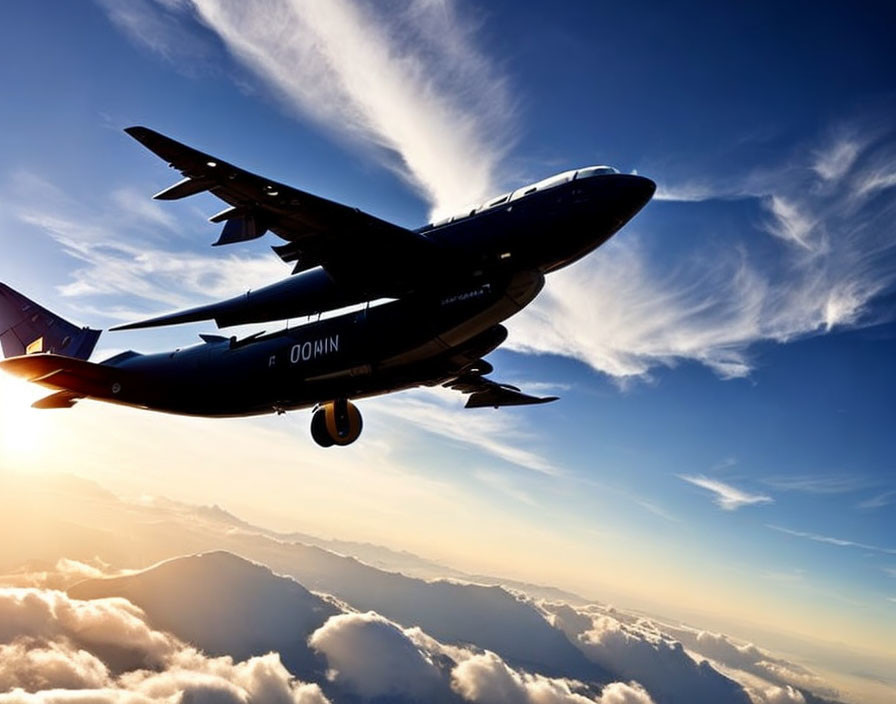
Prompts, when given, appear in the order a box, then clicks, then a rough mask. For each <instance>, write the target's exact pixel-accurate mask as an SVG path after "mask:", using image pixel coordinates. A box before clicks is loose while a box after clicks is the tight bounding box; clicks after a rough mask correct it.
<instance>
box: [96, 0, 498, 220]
mask: <svg viewBox="0 0 896 704" xmlns="http://www.w3.org/2000/svg"><path fill="white" fill-rule="evenodd" d="M104 5H105V6H106V7H107V11H108V13H109V15H110V17H111V18H112V20H113V21H114V22H115V23H116V24H117V25H118V26H119V27H121V28H122V29H124V30H125V31H126V32H127V33H128V34H129V35H130V36H132V37H134V38H135V40H137V41H138V42H140V43H142V44H146V45H149V46H150V47H151V48H152V49H153V50H154V51H156V52H157V53H159V54H161V55H163V56H166V57H169V58H170V55H171V54H172V52H174V51H176V48H177V47H178V46H180V45H181V44H182V43H183V42H182V41H175V38H176V37H177V36H178V35H179V34H180V33H181V32H183V26H184V25H188V24H189V23H190V22H191V21H193V19H194V18H198V20H199V22H201V24H202V25H204V26H205V27H206V28H207V30H209V31H210V32H211V35H212V36H214V37H215V39H216V40H218V41H220V42H223V44H224V46H226V48H227V50H228V51H229V52H230V54H231V55H232V56H233V57H234V58H235V59H236V61H237V62H238V63H239V64H240V65H241V66H242V67H245V68H247V69H248V70H249V71H251V72H252V73H253V74H254V75H255V76H256V77H257V78H258V79H260V81H261V83H262V84H263V85H264V86H266V88H267V89H268V90H269V91H270V92H271V93H272V94H273V95H274V96H275V97H276V98H278V99H279V100H280V101H281V102H283V103H284V104H285V105H287V106H288V107H289V108H290V109H291V110H293V111H294V112H296V113H298V114H299V115H301V116H302V117H304V118H309V119H311V120H313V121H314V122H316V123H317V124H318V125H320V126H321V127H322V128H323V129H325V130H326V131H329V132H331V133H332V134H334V135H335V136H337V137H338V138H341V139H350V140H352V141H353V142H354V143H356V144H360V145H366V146H370V145H375V146H376V147H377V148H378V149H379V153H380V155H381V156H382V157H384V159H385V162H386V163H387V164H388V165H389V166H390V167H391V168H393V169H394V170H395V171H396V173H398V174H399V175H400V176H402V177H403V178H404V179H405V180H406V181H407V182H408V183H410V184H411V185H412V186H413V187H414V188H416V189H417V190H418V191H419V192H420V193H421V194H422V195H423V196H424V197H425V198H426V199H427V200H428V201H429V203H431V205H432V207H433V211H434V213H436V214H437V213H440V212H447V211H449V210H451V209H453V208H457V207H459V206H462V205H465V204H466V203H469V202H478V201H481V200H482V199H484V198H485V197H487V196H489V195H491V194H492V193H493V192H494V191H495V189H496V186H495V183H496V181H497V180H499V179H498V170H499V165H500V162H501V159H502V157H503V156H504V155H505V154H506V152H507V150H508V149H509V147H510V145H511V144H512V143H513V140H514V134H515V130H514V113H515V109H514V100H513V99H512V97H511V93H510V90H509V86H508V82H507V79H506V77H505V76H504V75H503V74H502V72H501V71H500V70H499V68H498V67H497V65H496V64H495V62H493V61H492V60H491V58H490V57H488V56H487V55H486V54H485V53H484V52H483V51H482V50H481V49H480V48H479V40H478V37H477V35H476V29H477V27H476V23H475V19H473V18H471V15H470V8H465V10H464V12H463V13H461V12H460V11H459V10H458V9H456V8H455V4H454V3H453V2H451V1H446V2H424V1H421V0H402V1H400V2H398V3H390V4H389V5H388V6H382V5H379V4H376V3H360V2H353V1H351V0H332V1H330V2H326V3H319V2H314V1H313V0H263V1H262V2H255V3H251V4H247V3H244V2H240V1H238V0H192V1H184V2H170V0H166V1H164V2H163V1H162V0H156V2H152V1H149V0H142V1H141V2H138V3H136V5H137V6H138V7H137V9H135V8H126V9H122V8H121V7H120V6H119V5H120V4H119V3H104ZM172 16H179V17H180V18H181V20H182V21H181V22H178V23H172V21H171V18H172ZM193 24H194V25H195V24H196V23H195V22H193ZM197 34H199V32H198V31H197ZM197 41H200V40H199V39H197ZM202 41H207V39H206V40H202Z"/></svg>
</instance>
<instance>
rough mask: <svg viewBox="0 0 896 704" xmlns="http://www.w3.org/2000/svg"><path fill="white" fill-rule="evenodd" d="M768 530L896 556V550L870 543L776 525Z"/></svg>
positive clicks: (769, 525) (770, 525)
mask: <svg viewBox="0 0 896 704" xmlns="http://www.w3.org/2000/svg"><path fill="white" fill-rule="evenodd" d="M766 527H768V528H771V529H772V530H776V531H778V532H779V533H786V534H787V535H792V536H794V537H796V538H805V539H806V540H813V541H815V542H817V543H825V544H827V545H834V546H836V547H839V548H859V549H861V550H870V551H872V552H880V553H884V554H886V555H896V548H886V547H880V546H878V545H869V544H868V543H860V542H858V541H855V540H847V539H845V538H835V537H832V536H829V535H821V534H819V533H810V532H806V531H801V530H792V529H790V528H784V527H783V526H778V525H774V524H771V523H769V524H767V526H766Z"/></svg>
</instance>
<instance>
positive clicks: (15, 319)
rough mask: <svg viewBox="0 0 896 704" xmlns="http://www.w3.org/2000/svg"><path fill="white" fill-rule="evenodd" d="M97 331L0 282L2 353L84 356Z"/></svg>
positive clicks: (87, 354) (0, 344)
mask: <svg viewBox="0 0 896 704" xmlns="http://www.w3.org/2000/svg"><path fill="white" fill-rule="evenodd" d="M101 332H102V331H101V330H91V329H90V328H79V327H78V326H77V325H73V324H72V323H70V322H68V321H66V320H63V319H62V318H60V317H59V316H58V315H56V314H55V313H51V312H50V311H48V310H47V309H46V308H44V307H42V306H39V305H38V304H37V303H35V302H34V301H31V300H29V299H27V298H25V296H23V295H22V294H21V293H18V292H17V291H13V290H12V289H11V288H10V287H9V286H7V285H6V284H4V283H0V346H2V348H3V355H4V356H5V357H18V356H20V355H23V354H32V353H35V352H52V353H53V354H58V355H64V356H66V357H75V358H77V359H87V358H88V357H90V353H91V352H93V348H94V347H95V346H96V342H97V340H98V339H99V337H100V333H101Z"/></svg>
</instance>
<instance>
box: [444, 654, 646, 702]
mask: <svg viewBox="0 0 896 704" xmlns="http://www.w3.org/2000/svg"><path fill="white" fill-rule="evenodd" d="M451 686H452V688H453V689H454V691H456V692H457V693H458V694H460V695H461V696H463V697H464V699H467V700H468V701H471V702H477V703H478V704H594V703H595V702H599V703H600V704H653V700H652V699H651V698H650V695H649V694H647V692H646V691H644V689H643V688H642V687H641V686H640V685H637V684H635V683H631V684H626V683H624V682H614V683H612V684H610V685H607V686H606V687H605V688H604V689H603V691H602V692H601V696H600V697H599V698H597V699H595V698H592V697H589V696H585V695H584V694H580V693H578V692H576V691H575V689H580V690H581V689H582V688H583V687H582V685H581V683H578V682H575V681H574V680H567V679H558V678H548V677H543V676H541V675H531V674H528V673H525V672H518V671H516V670H514V669H512V668H510V667H508V666H507V664H506V663H505V662H504V661H503V660H502V659H501V658H499V657H498V656H497V655H495V654H494V653H492V652H488V651H487V652H485V653H482V654H479V655H473V656H471V657H469V658H467V659H466V660H463V661H462V662H460V663H459V664H458V665H457V667H455V668H454V670H453V671H452V673H451Z"/></svg>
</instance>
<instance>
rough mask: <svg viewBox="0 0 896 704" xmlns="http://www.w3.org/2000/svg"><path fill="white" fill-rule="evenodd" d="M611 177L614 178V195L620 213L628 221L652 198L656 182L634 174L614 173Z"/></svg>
mask: <svg viewBox="0 0 896 704" xmlns="http://www.w3.org/2000/svg"><path fill="white" fill-rule="evenodd" d="M613 178H614V179H615V180H616V184H615V187H616V188H615V190H616V194H615V196H616V199H617V202H618V204H619V205H618V207H619V210H620V211H621V212H620V214H622V215H624V218H625V220H626V221H628V220H629V219H631V218H632V217H634V215H635V213H637V212H638V211H639V210H641V208H643V207H644V206H645V205H647V203H648V202H649V201H650V199H651V198H653V194H654V193H656V184H655V183H654V182H653V181H651V180H650V179H649V178H645V177H644V176H638V175H636V174H615V175H614V176H613Z"/></svg>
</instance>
